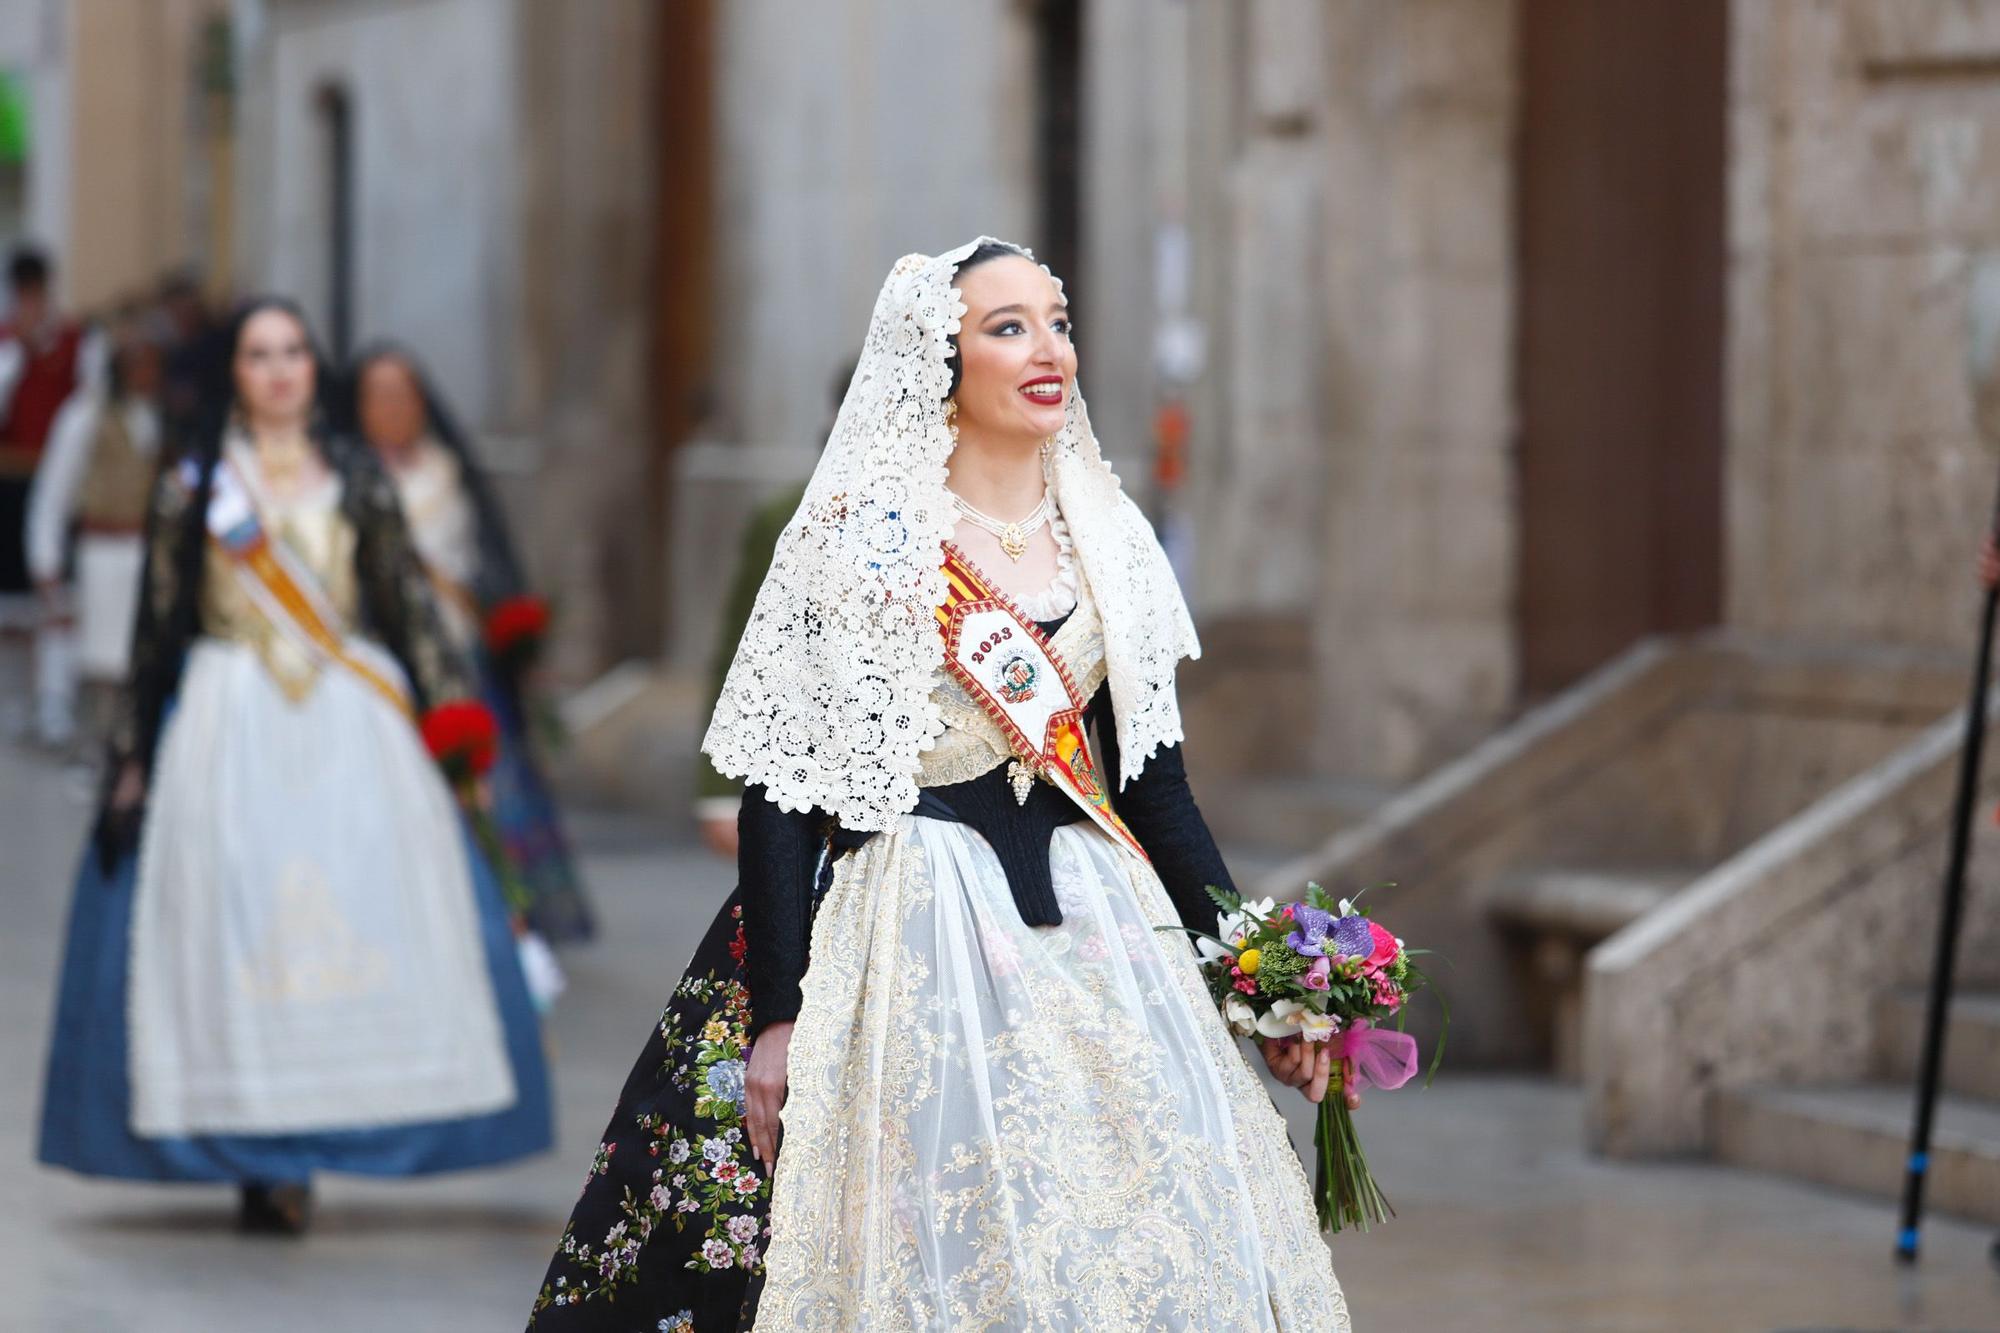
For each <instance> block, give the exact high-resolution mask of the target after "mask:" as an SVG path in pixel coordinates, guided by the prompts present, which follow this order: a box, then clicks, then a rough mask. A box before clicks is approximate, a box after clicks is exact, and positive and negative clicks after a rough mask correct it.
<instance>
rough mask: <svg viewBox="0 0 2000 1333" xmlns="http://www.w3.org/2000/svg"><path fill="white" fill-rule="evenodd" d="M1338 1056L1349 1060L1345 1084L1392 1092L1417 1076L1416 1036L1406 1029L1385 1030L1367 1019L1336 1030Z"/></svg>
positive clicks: (1357, 1088) (1356, 1088)
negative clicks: (1350, 1073)
mask: <svg viewBox="0 0 2000 1333" xmlns="http://www.w3.org/2000/svg"><path fill="white" fill-rule="evenodd" d="M1340 1056H1341V1058H1342V1059H1344V1060H1348V1061H1351V1062H1352V1064H1351V1065H1350V1066H1349V1067H1350V1068H1351V1069H1352V1071H1353V1072H1352V1075H1351V1077H1350V1078H1349V1080H1348V1082H1349V1084H1350V1085H1351V1086H1352V1087H1353V1088H1354V1089H1355V1090H1356V1091H1359V1090H1361V1089H1362V1088H1381V1089H1383V1090H1384V1091H1388V1092H1394V1091H1395V1090H1396V1089H1397V1088H1400V1087H1402V1086H1403V1085H1404V1084H1405V1083H1408V1082H1409V1081H1410V1080H1411V1079H1413V1078H1415V1077H1416V1076H1417V1039H1416V1038H1415V1037H1412V1036H1411V1035H1410V1034H1409V1033H1407V1032H1385V1031H1383V1030H1382V1029H1381V1028H1378V1027H1373V1026H1371V1025H1370V1024H1369V1023H1368V1022H1367V1020H1365V1019H1363V1020H1359V1021H1357V1022H1356V1023H1355V1024H1354V1026H1353V1027H1351V1028H1349V1029H1347V1031H1345V1032H1343V1033H1341V1034H1340Z"/></svg>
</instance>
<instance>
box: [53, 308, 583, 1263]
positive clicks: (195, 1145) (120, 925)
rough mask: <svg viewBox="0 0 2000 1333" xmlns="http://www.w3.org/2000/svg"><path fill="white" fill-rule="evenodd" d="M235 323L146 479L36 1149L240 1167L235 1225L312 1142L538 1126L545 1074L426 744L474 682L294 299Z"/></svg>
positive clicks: (263, 1215)
mask: <svg viewBox="0 0 2000 1333" xmlns="http://www.w3.org/2000/svg"><path fill="white" fill-rule="evenodd" d="M230 346H231V348H232V355H231V359H230V362H229V366H228V371H229V382H228V384H227V385H226V386H218V389H217V391H216V392H215V393H214V394H213V395H212V397H211V399H210V403H209V407H210V411H209V412H208V413H207V424H206V426H205V427H204V429H203V431H202V432H201V434H200V436H199V437H198V439H197V441H196V447H195V449H194V451H193V453H192V455H191V456H190V457H188V458H186V459H185V460H183V461H182V462H181V463H180V464H179V465H177V466H175V467H172V468H169V469H167V470H165V471H164V472H163V473H162V474H161V476H160V478H159V480H158V482H157V483H156V484H155V486H154V487H153V492H152V498H151V502H150V508H149V519H148V536H147V554H146V570H145V575H144V579H143V584H142V593H141V597H140V602H139V610H138V617H137V623H136V629H135V633H134V640H133V648H132V652H133V670H132V681H131V687H130V689H129V690H128V692H127V695H126V697H125V699H124V701H123V707H122V709H121V716H120V720H119V723H118V725H117V727H116V728H115V733H114V740H113V756H112V759H113V762H112V768H111V776H110V781H109V783H108V790H107V795H106V800H105V806H104V810H103V812H102V814H101V816H100V820H99V827H98V832H97V844H98V845H97V854H96V855H94V856H86V858H85V863H84V866H83V868H82V871H81V872H80V874H79V876H78V883H77V890H76V899H75V903H74V905H73V907H72V909H71V917H70V927H69V937H68V943H67V952H66V957H65V962H64V969H63V973H62V980H61V985H60V993H59V995H58V997H57V1010H56V1020H55V1029H54V1037H53V1044H52V1048H51V1052H50V1057H49V1069H48V1086H47V1093H46V1099H45V1103H44V1106H43V1116H42V1129H41V1145H40V1157H41V1160H42V1161H44V1162H47V1163H49V1164H51V1165H55V1166H63V1167H68V1168H70V1169H72V1170H75V1171H79V1172H83V1173H85V1174H88V1175H99V1176H114V1177H121V1178H126V1179H135V1180H158V1181H228V1182H232V1183H235V1184H237V1185H238V1186H239V1187H240V1188H241V1192H242V1210H241V1215H240V1221H241V1224H242V1226H243V1227H244V1228H245V1229H246V1230H251V1231H267V1232H279V1233H287V1234H298V1233H299V1232H302V1231H303V1230H304V1229H305V1227H306V1223H307V1217H308V1211H309V1204H310V1197H311V1196H310V1186H309V1182H310V1178H311V1176H312V1173H313V1172H315V1171H321V1170H336V1171H351V1172H359V1173H365V1174H371V1175H386V1176H404V1175H418V1174H423V1173H427V1172H433V1171H444V1170H453V1169H459V1168H466V1167H474V1166H484V1165H489V1164H492V1163H496V1162H503V1161H507V1160H510V1159H512V1158H516V1157H520V1156H523V1155H525V1154H528V1153H531V1152H535V1151H539V1150H540V1149H542V1148H545V1147H546V1146H548V1143H549V1140H550V1115H549V1092H548V1083H547V1072H546V1070H545V1068H544V1065H543V1061H542V1051H541V1043H540V1033H539V1030H538V1026H537V1023H536V1020H535V1017H534V1013H533V1010H532V1008H531V1006H530V1003H529V998H528V994H527V991H526V988H525V985H524V983H523V979H522V975H521V971H520V965H519V962H518V960H517V956H516V953H515V948H514V942H513V939H512V936H511V932H510V928H509V922H508V914H507V911H506V908H505V906H504V904H503V903H502V902H501V900H500V897H499V893H498V890H497V888H496V887H495V885H494V882H493V879H492V876H491V873H490V871H489V870H488V869H487V868H486V867H485V866H484V865H483V864H481V862H480V859H479V858H478V857H477V856H476V855H473V854H471V853H470V851H469V848H468V842H467V837H466V831H465V827H464V822H463V820H462V818H461V814H460V811H459V809H458V807H457V805H456V804H455V803H454V799H453V795H452V791H451V789H450V787H449V786H448V785H447V783H446V782H445V780H444V778H443V777H442V776H441V775H440V773H439V770H438V768H437V767H436V766H435V765H434V764H433V762H432V759H431V756H430V755H427V754H426V751H425V741H426V739H427V738H428V737H432V736H435V735H437V734H439V732H440V731H441V728H439V729H433V728H432V723H433V722H434V721H441V720H444V719H451V720H454V721H458V722H460V723H464V722H466V721H467V718H468V710H471V709H476V707H477V706H476V705H468V704H466V703H464V702H461V701H463V700H465V699H467V698H468V697H469V696H470V695H471V694H472V687H471V682H470V680H469V678H468V677H467V675H466V671H465V667H464V664H463V662H462V660H461V658H460V657H459V655H458V653H457V652H456V650H455V649H454V648H453V647H452V644H451V642H450V640H449V639H448V638H447V637H446V636H445V634H444V632H443V630H442V629H441V627H440V626H439V623H438V618H437V612H436V609H435V607H434V605H433V603H432V599H431V593H430V585H429V582H428V580H427V579H426V578H425V576H424V573H423V570H422V566H421V564H420V563H419V561H418V559H417V556H416V552H415V550H414V548H413V546H412V545H411V542H410V539H409V534H408V531H407V529H406V528H405V526H404V522H403V516H402V510H401V508H400V507H399V505H398V503H397V500H396V494H395V489H394V487H393V486H392V485H391V484H390V482H389V480H388V478H387V477H386V476H385V475H384V474H383V472H382V469H381V468H380V466H379V465H378V464H377V463H376V462H375V461H374V458H373V456H372V455H371V454H370V453H369V452H368V451H366V450H365V449H361V448H359V447H356V446H354V445H351V444H349V443H346V442H344V441H342V440H339V439H336V438H333V437H331V436H329V434H328V433H327V432H326V430H325V428H324V425H323V421H322V416H321V413H320V411H319V406H318V405H319V395H320V386H321V385H322V384H323V383H324V374H323V368H322V362H321V360H320V357H319V355H318V353H317V351H316V350H315V348H314V346H313V344H312V340H311V338H310V335H309V333H308V331H307V329H306V325H305V322H304V320H303V318H302V317H301V316H300V314H299V313H298V311H297V310H296V309H295V308H294V307H292V306H291V305H290V304H288V303H286V302H282V301H277V300H269V299H266V300H261V301H258V302H254V303H252V304H250V305H249V306H248V307H247V308H246V309H245V310H244V311H243V313H242V314H241V316H240V317H239V319H238V321H237V324H236V328H235V333H234V336H233V338H232V339H231V342H230ZM420 718H422V719H425V728H426V732H425V734H420V731H419V727H418V724H417V719H420ZM471 720H473V721H477V720H478V719H477V718H476V717H475V718H472V719H471ZM487 725H488V726H490V723H488V724H487ZM473 730H474V731H476V730H477V729H476V728H474V729H473ZM433 744H434V747H435V746H436V744H437V743H436V741H435V740H434V741H433ZM462 785H464V786H466V787H468V788H469V787H470V786H471V784H470V782H469V781H465V782H463V783H462Z"/></svg>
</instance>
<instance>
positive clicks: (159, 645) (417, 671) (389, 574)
mask: <svg viewBox="0 0 2000 1333" xmlns="http://www.w3.org/2000/svg"><path fill="white" fill-rule="evenodd" d="M320 449H321V452H322V454H323V456H324V457H325V459H326V461H327V465H328V466H329V467H331V468H332V469H333V470H334V471H335V472H337V473H338V474H339V476H340V478H341V482H342V498H341V507H342V509H343V510H344V511H345V513H346V515H347V517H348V520H349V521H350V522H352V523H353V525H354V531H355V534H356V538H357V540H356V547H355V562H356V566H357V568H356V570H355V573H356V583H357V585H358V587H359V589H360V594H361V615H362V620H363V623H362V625H361V626H360V627H359V628H360V629H361V630H363V631H364V632H365V633H367V634H368V635H370V636H371V637H373V638H375V639H376V640H377V641H379V642H380V643H381V644H382V645H383V647H385V648H387V649H388V650H389V652H390V653H391V654H393V655H394V656H395V658H396V660H397V662H399V663H401V664H402V667H403V671H404V673H405V674H406V675H407V676H408V677H409V680H410V687H411V689H412V691H413V693H414V696H415V699H414V702H415V705H416V708H417V711H418V713H419V715H421V714H422V713H423V712H424V711H425V710H427V709H429V708H432V707H435V706H436V705H438V704H440V703H445V702H448V701H450V700H454V699H463V698H471V697H475V695H476V690H475V689H474V686H473V682H472V677H471V675H470V673H469V671H468V669H467V666H466V663H465V662H464V661H463V660H462V658H461V657H460V655H459V653H458V650H457V649H456V648H454V647H453V646H452V644H451V641H450V639H449V638H447V637H446V635H445V633H444V628H443V625H442V623H441V622H440V621H439V619H438V613H437V606H436V604H435V603H434V602H433V601H432V600H431V597H432V594H431V588H430V581H429V580H428V579H427V578H426V577H425V575H424V570H423V565H422V563H421V561H420V560H419V559H418V557H417V553H416V547H415V546H414V545H413V544H412V543H411V540H410V533H409V529H408V527H407V526H406V525H405V523H404V521H403V509H402V506H401V505H400V504H399V503H398V502H397V499H396V487H395V483H394V482H393V481H391V479H390V478H389V475H388V473H387V472H385V471H384V470H383V468H382V466H381V464H379V463H378V462H376V461H375V457H374V455H373V454H372V453H370V452H369V451H368V450H366V449H364V448H361V447H360V446H358V445H355V444H353V443H351V442H349V441H347V440H344V439H338V438H334V439H323V440H321V442H320ZM215 461H216V455H215V453H214V452H213V451H204V453H203V454H200V455H197V456H196V457H195V458H194V459H193V460H191V461H190V462H189V463H187V464H186V465H184V466H182V467H174V466H171V465H170V466H168V467H165V468H162V469H161V471H160V475H159V478H158V479H157V480H156V481H155V482H154V484H153V493H152V499H151V502H150V504H149V505H148V512H147V518H146V565H145V573H144V575H143V578H142V581H141V584H140V596H139V610H138V618H137V620H136V622H135V625H134V629H133V636H132V674H131V677H130V683H129V685H128V687H127V688H126V690H125V692H124V694H123V696H122V697H121V699H120V702H119V709H118V716H117V718H116V720H115V721H114V724H113V727H112V735H111V754H112V759H113V761H114V762H113V763H112V766H111V772H112V773H113V774H115V773H116V772H117V771H118V768H119V766H120V765H121V763H122V762H123V761H124V760H127V759H137V760H138V761H139V762H140V763H141V764H142V765H143V766H144V767H145V768H146V769H147V770H148V771H149V772H150V770H151V768H152V763H153V751H154V749H155V747H156V746H157V745H158V743H159V736H160V723H161V720H162V718H163V717H164V715H165V712H166V708H167V704H168V702H169V701H170V700H171V699H172V698H173V696H174V694H175V692H176V691H177V690H178V689H179V688H180V678H181V669H182V667H183V665H184V664H185V662H186V659H187V652H188V648H189V647H190V646H191V645H192V644H193V642H194V640H195V638H196V637H197V636H199V635H200V634H201V633H202V629H203V627H202V624H201V603H202V598H201V588H202V579H203V576H204V573H205V570H206V567H207V561H208V558H209V541H208V531H207V526H206V522H205V515H206V513H207V509H208V497H209V495H210V494H211V492H212V489H213V475H214V467H215Z"/></svg>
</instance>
